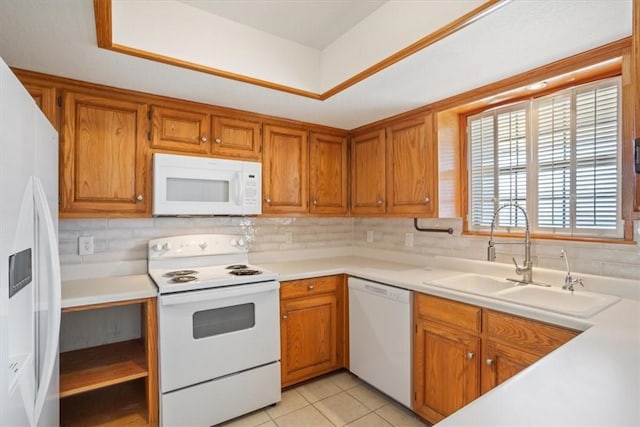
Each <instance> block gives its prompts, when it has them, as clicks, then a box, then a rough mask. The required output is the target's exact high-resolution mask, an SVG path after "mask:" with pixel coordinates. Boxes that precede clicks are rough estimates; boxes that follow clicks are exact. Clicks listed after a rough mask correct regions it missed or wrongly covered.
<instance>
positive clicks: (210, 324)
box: [193, 303, 256, 339]
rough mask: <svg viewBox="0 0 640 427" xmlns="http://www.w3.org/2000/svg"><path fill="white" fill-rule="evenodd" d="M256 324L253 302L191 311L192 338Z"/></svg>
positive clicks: (224, 332) (204, 336)
mask: <svg viewBox="0 0 640 427" xmlns="http://www.w3.org/2000/svg"><path fill="white" fill-rule="evenodd" d="M255 324H256V310H255V304H253V303H247V304H240V305H234V306H231V307H222V308H214V309H211V310H203V311H197V312H195V313H193V338H195V339H199V338H206V337H212V336H215V335H220V334H226V333H229V332H234V331H241V330H243V329H249V328H253V327H254V326H255Z"/></svg>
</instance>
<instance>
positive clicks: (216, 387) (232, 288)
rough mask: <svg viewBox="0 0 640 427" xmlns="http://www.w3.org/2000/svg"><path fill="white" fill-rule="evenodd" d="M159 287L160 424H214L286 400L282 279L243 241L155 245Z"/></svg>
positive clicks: (177, 240) (152, 271)
mask: <svg viewBox="0 0 640 427" xmlns="http://www.w3.org/2000/svg"><path fill="white" fill-rule="evenodd" d="M148 249H149V261H148V268H149V275H150V276H151V278H152V279H153V281H154V282H155V283H156V285H157V286H158V290H159V294H160V295H159V297H158V331H159V340H158V341H159V365H160V392H161V394H160V421H161V424H162V425H164V426H171V425H175V426H184V425H189V426H199V425H201V426H211V425H214V424H217V423H220V422H222V421H226V420H228V419H231V418H234V417H237V416H239V415H242V414H245V413H248V412H251V411H253V410H256V409H259V408H261V407H264V406H267V405H271V404H273V403H276V402H278V401H280V308H279V289H280V284H279V282H278V275H277V274H276V273H273V272H269V271H266V270H263V269H259V268H256V267H255V266H251V265H249V264H248V262H247V261H248V249H247V243H246V241H245V240H244V238H243V237H242V236H235V235H226V234H197V235H184V236H174V237H166V238H161V239H153V240H150V241H149V245H148Z"/></svg>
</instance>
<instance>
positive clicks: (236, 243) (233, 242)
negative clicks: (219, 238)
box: [229, 239, 238, 246]
mask: <svg viewBox="0 0 640 427" xmlns="http://www.w3.org/2000/svg"><path fill="white" fill-rule="evenodd" d="M229 244H230V245H231V246H238V241H237V240H236V239H231V241H230V242H229Z"/></svg>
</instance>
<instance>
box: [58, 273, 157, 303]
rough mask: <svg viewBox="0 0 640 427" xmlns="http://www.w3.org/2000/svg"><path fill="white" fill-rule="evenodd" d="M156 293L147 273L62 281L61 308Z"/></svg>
mask: <svg viewBox="0 0 640 427" xmlns="http://www.w3.org/2000/svg"><path fill="white" fill-rule="evenodd" d="M157 295H158V288H156V285H155V284H154V283H153V281H152V280H151V278H150V277H149V276H148V275H147V274H138V275H134V276H119V277H101V278H92V279H76V280H65V281H63V282H62V308H70V307H78V306H81V305H92V304H102V303H110V302H117V301H126V300H132V299H138V298H151V297H155V296H157Z"/></svg>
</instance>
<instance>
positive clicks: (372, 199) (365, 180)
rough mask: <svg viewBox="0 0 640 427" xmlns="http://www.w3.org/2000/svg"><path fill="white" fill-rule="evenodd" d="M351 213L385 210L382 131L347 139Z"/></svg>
mask: <svg viewBox="0 0 640 427" xmlns="http://www.w3.org/2000/svg"><path fill="white" fill-rule="evenodd" d="M351 173H352V175H351V212H352V213H353V214H354V215H368V214H380V213H384V212H385V197H386V194H385V191H386V190H385V188H386V186H385V136H384V130H379V131H375V132H369V133H365V134H362V135H356V136H354V137H353V138H352V140H351Z"/></svg>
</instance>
